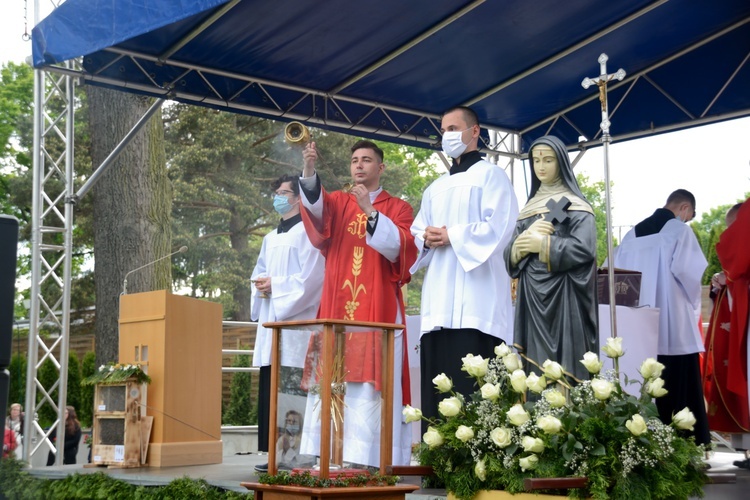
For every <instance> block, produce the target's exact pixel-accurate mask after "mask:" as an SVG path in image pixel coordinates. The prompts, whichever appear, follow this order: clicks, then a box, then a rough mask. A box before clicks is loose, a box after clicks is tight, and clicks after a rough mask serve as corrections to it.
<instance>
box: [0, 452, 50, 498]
mask: <svg viewBox="0 0 750 500" xmlns="http://www.w3.org/2000/svg"><path fill="white" fill-rule="evenodd" d="M44 485H45V482H44V481H43V480H40V479H36V478H34V477H32V476H31V475H29V473H28V472H26V471H25V470H24V462H21V461H20V460H16V459H15V458H4V459H2V460H0V498H7V499H8V500H25V499H27V498H28V499H37V498H44V493H43V490H44Z"/></svg>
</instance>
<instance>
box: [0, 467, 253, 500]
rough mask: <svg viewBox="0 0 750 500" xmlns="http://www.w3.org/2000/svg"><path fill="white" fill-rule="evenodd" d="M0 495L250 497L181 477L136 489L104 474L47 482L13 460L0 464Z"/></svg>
mask: <svg viewBox="0 0 750 500" xmlns="http://www.w3.org/2000/svg"><path fill="white" fill-rule="evenodd" d="M0 492H1V494H2V495H4V497H3V498H8V499H9V500H26V499H29V500H32V499H34V500H35V499H38V498H45V499H47V500H68V499H72V498H75V499H81V500H88V499H91V500H94V499H103V498H107V499H111V500H130V499H144V500H147V499H154V500H157V499H158V500H167V499H183V498H185V499H187V498H201V499H206V500H213V499H239V498H251V497H252V495H251V494H250V493H249V492H248V493H237V492H234V491H226V490H223V489H221V488H217V487H215V486H211V485H210V484H208V483H207V482H206V481H205V480H204V479H191V478H189V477H182V478H179V479H175V480H174V481H172V482H170V483H169V484H167V485H165V486H136V485H133V484H129V483H126V482H125V481H122V480H120V479H114V478H112V477H110V476H108V475H107V474H105V473H103V472H95V473H92V474H72V475H70V476H66V477H65V478H64V479H58V480H47V479H38V478H35V477H33V476H31V475H30V474H29V473H28V472H26V471H25V470H24V469H23V463H22V462H19V461H17V460H15V459H7V460H2V461H0Z"/></svg>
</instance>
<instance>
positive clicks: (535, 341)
mask: <svg viewBox="0 0 750 500" xmlns="http://www.w3.org/2000/svg"><path fill="white" fill-rule="evenodd" d="M538 217H539V216H533V217H527V218H525V219H521V220H519V221H518V222H516V230H515V232H514V234H513V238H512V240H511V241H510V243H509V244H508V246H507V247H506V249H505V262H506V266H507V269H508V271H509V273H510V276H511V278H518V286H517V289H516V317H515V326H514V342H515V343H516V344H518V345H520V346H521V347H522V349H523V353H524V354H525V355H526V356H528V357H529V358H531V359H533V360H534V361H536V362H537V363H539V365H541V364H542V363H544V361H546V360H547V359H551V360H552V361H557V362H558V363H560V364H561V365H562V366H563V368H564V369H565V370H566V371H568V372H570V373H572V374H573V375H574V376H575V377H576V378H578V379H581V380H587V379H588V378H589V373H588V371H587V370H586V368H585V367H584V366H583V365H582V364H581V363H580V360H581V359H583V355H584V354H585V353H586V352H588V351H591V352H594V353H596V354H597V355H598V354H599V333H598V315H599V313H598V304H597V300H596V222H595V219H594V215H593V214H591V213H588V212H583V211H570V212H568V219H566V220H565V221H564V222H562V223H559V222H554V227H555V232H554V233H552V235H551V236H550V237H549V238H550V246H549V259H550V262H549V265H548V264H547V263H544V262H542V261H540V260H539V254H535V253H532V254H529V255H528V256H526V257H524V258H523V259H522V260H521V261H520V262H519V263H518V264H517V265H515V266H514V265H512V264H511V263H510V255H511V248H512V246H513V243H514V242H515V241H516V238H518V236H519V235H520V234H521V233H522V232H524V231H525V230H526V229H528V228H529V227H530V226H531V224H532V223H533V222H534V221H536V220H537V218H538ZM526 368H527V371H531V370H532V368H533V365H530V364H528V365H527V366H526ZM533 371H535V372H537V373H540V372H539V370H536V369H534V370H533Z"/></svg>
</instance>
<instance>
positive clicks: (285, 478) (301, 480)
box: [258, 470, 399, 488]
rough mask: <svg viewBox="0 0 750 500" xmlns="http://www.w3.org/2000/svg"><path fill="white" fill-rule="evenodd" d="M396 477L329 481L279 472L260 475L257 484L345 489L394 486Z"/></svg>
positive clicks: (294, 473) (359, 476) (365, 475)
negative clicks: (273, 474)
mask: <svg viewBox="0 0 750 500" xmlns="http://www.w3.org/2000/svg"><path fill="white" fill-rule="evenodd" d="M398 480H399V477H398V476H381V475H380V474H369V473H367V474H357V475H356V476H349V477H344V476H340V477H334V478H330V479H321V478H320V476H314V475H312V474H311V473H310V471H307V470H306V471H304V472H298V473H296V472H293V473H289V472H286V471H281V472H279V473H278V474H276V475H275V476H272V475H270V474H261V475H260V476H259V478H258V482H259V483H262V484H275V485H282V486H301V487H304V488H346V487H364V486H395V485H396V484H397V483H398Z"/></svg>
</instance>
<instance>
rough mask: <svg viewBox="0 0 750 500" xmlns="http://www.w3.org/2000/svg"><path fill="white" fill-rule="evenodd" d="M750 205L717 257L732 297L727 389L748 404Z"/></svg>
mask: <svg viewBox="0 0 750 500" xmlns="http://www.w3.org/2000/svg"><path fill="white" fill-rule="evenodd" d="M748 235H750V202H748V201H745V203H743V204H742V206H741V207H740V209H739V211H738V212H737V219H736V220H735V221H734V223H733V224H732V225H731V226H729V227H728V228H727V229H726V230H725V231H724V232H723V233H722V234H721V236H720V237H719V242H718V243H717V244H716V254H717V255H718V257H719V262H720V263H721V267H722V269H723V270H724V274H725V275H726V278H727V288H728V289H729V293H730V294H731V295H732V312H731V317H730V321H729V323H730V330H729V340H728V343H729V345H728V351H729V352H728V357H727V389H728V390H729V391H731V392H733V393H734V394H736V395H737V396H739V397H742V398H744V400H745V401H747V322H748V306H749V305H750V295H749V294H748V287H750V252H748V250H747V238H748Z"/></svg>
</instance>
